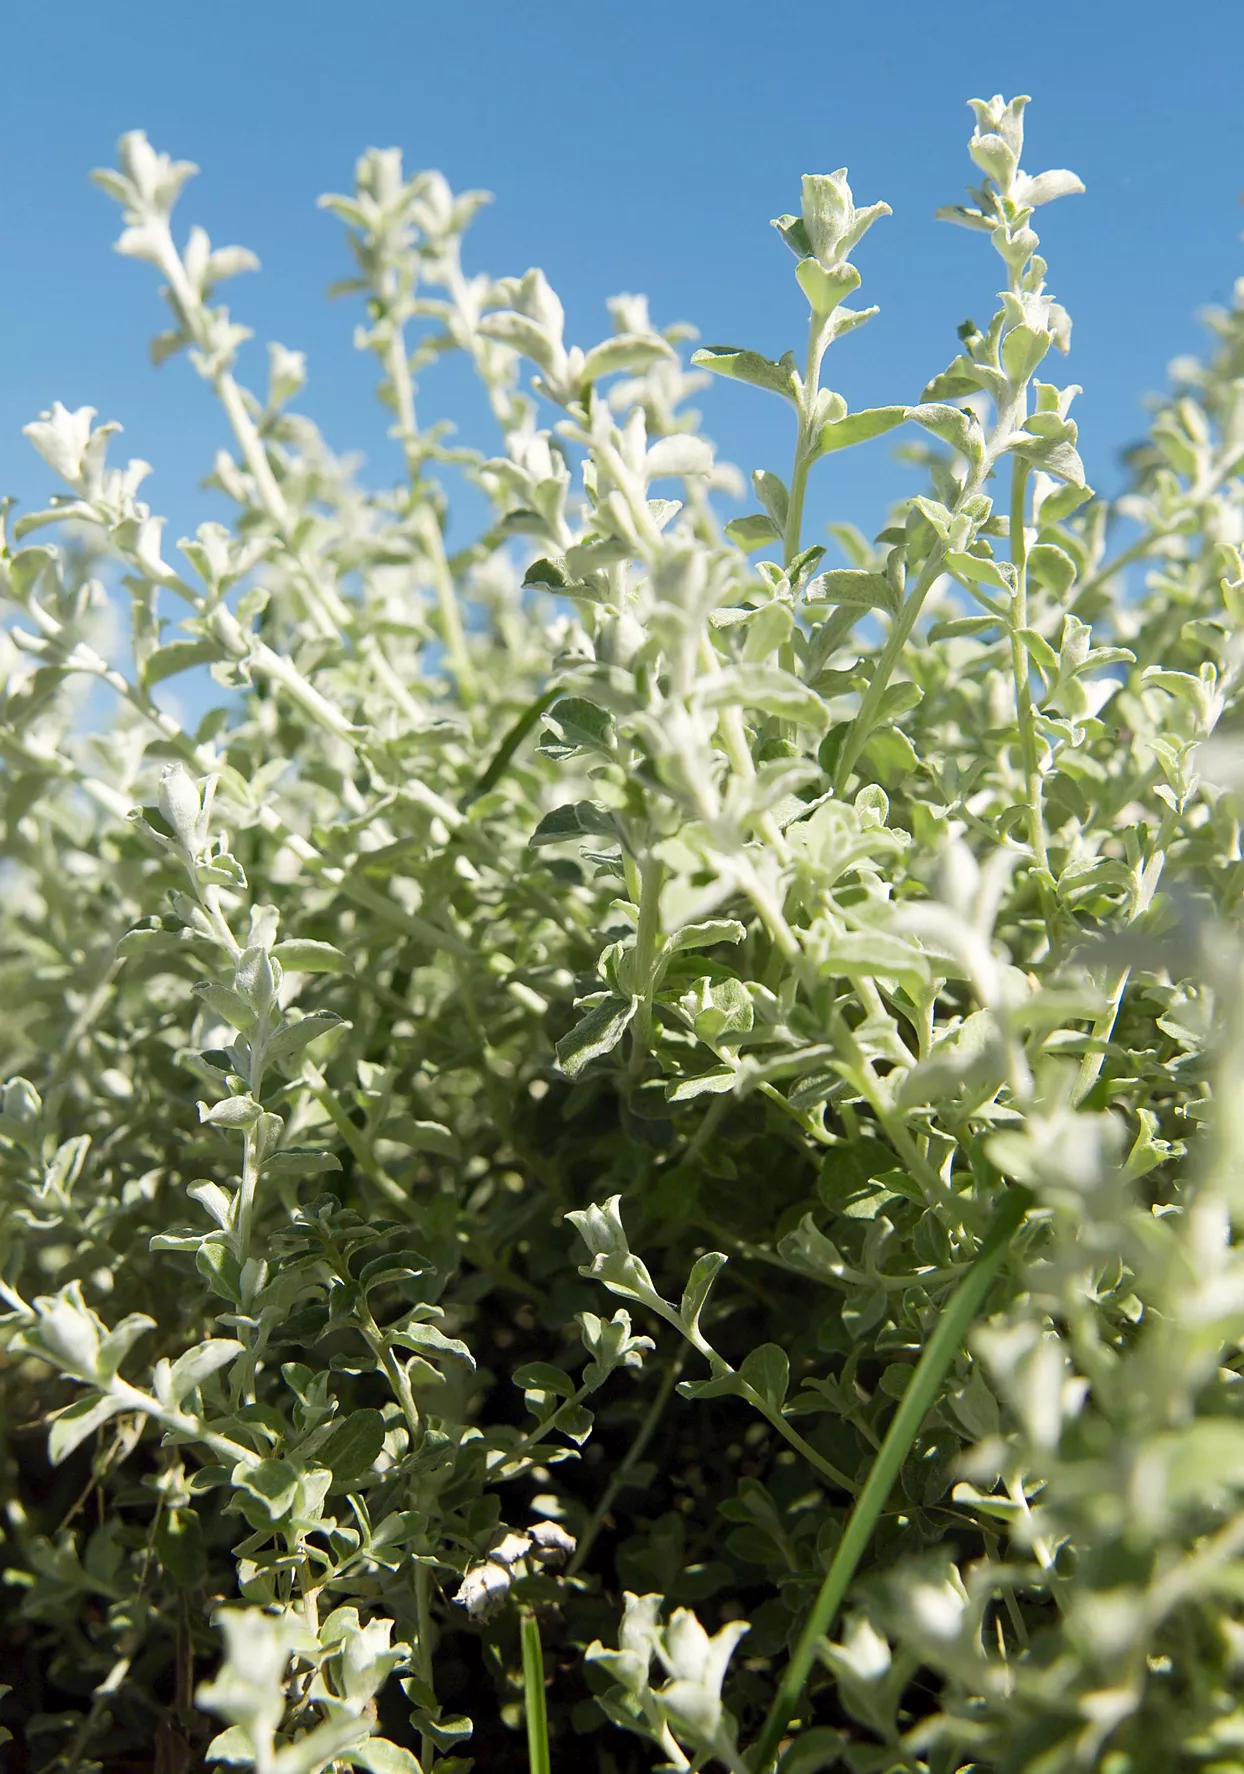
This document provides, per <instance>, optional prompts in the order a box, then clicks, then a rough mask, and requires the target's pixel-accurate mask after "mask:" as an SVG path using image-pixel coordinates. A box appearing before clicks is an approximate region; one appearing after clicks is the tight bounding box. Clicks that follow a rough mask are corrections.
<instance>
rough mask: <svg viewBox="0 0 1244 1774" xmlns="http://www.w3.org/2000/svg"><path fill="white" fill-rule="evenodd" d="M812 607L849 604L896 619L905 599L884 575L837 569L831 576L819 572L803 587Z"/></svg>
mask: <svg viewBox="0 0 1244 1774" xmlns="http://www.w3.org/2000/svg"><path fill="white" fill-rule="evenodd" d="M803 596H804V598H805V600H806V601H807V602H808V603H810V604H813V603H815V604H822V603H823V604H848V605H850V606H851V607H852V608H853V609H858V610H884V611H885V612H886V613H887V615H890V616H895V615H897V614H898V611H899V610H900V608H901V607H902V602H903V600H902V597H901V596H900V594H899V592H898V590H897V588H896V587H895V586H894V584H893V582H892V581H891V580H889V579H887V577H886V575H885V574H884V573H870V572H867V571H865V570H863V569H862V568H859V567H837V568H835V569H834V570H833V571H832V572H829V573H818V574H817V576H816V578H815V579H809V581H808V583H807V584H806V585H805V586H804V588H803Z"/></svg>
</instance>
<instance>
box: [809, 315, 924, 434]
mask: <svg viewBox="0 0 1244 1774" xmlns="http://www.w3.org/2000/svg"><path fill="white" fill-rule="evenodd" d="M859 318H861V319H862V318H863V316H860V317H859ZM914 417H915V412H914V410H913V409H909V408H907V407H872V408H870V409H868V410H866V411H864V412H860V413H848V414H847V415H846V417H845V418H842V419H831V420H830V422H829V423H828V424H827V425H822V427H821V429H820V432H819V433H818V434H817V439H816V445H815V450H814V454H815V455H817V456H828V455H831V454H832V453H833V452H834V451H835V450H845V449H849V448H850V446H851V445H852V444H857V443H867V442H868V440H869V439H870V438H873V437H882V436H884V435H885V433H886V432H887V431H893V430H894V427H895V426H896V425H901V424H902V423H903V420H904V419H907V418H914Z"/></svg>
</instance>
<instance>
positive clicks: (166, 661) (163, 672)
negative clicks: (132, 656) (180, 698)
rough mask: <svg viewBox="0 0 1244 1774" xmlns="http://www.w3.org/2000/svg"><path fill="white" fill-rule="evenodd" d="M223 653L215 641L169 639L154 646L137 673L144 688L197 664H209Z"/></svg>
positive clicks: (190, 668) (148, 688) (222, 656)
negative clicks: (162, 644)
mask: <svg viewBox="0 0 1244 1774" xmlns="http://www.w3.org/2000/svg"><path fill="white" fill-rule="evenodd" d="M223 658H224V653H223V651H222V649H221V647H220V646H219V645H218V644H217V642H215V641H169V642H167V643H166V644H165V645H164V646H163V647H156V648H155V650H154V651H153V652H151V653H148V654H147V656H146V658H145V659H144V660H143V662H142V670H141V672H140V673H139V677H140V681H141V683H142V685H143V688H144V689H147V690H150V689H152V688H154V686H155V685H156V684H162V683H163V682H164V680H165V679H166V678H171V677H176V676H177V674H178V673H179V672H183V671H192V670H193V669H194V667H195V666H197V665H211V664H213V663H214V662H215V661H216V660H218V659H223Z"/></svg>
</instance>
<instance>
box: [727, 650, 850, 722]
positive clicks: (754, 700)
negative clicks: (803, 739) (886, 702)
mask: <svg viewBox="0 0 1244 1774" xmlns="http://www.w3.org/2000/svg"><path fill="white" fill-rule="evenodd" d="M704 700H705V702H706V703H708V705H709V706H710V707H714V708H719V707H726V706H729V705H731V704H733V703H742V704H743V705H744V706H745V707H747V708H760V709H763V710H764V712H765V713H766V714H769V715H773V716H775V717H776V718H777V719H778V720H782V721H794V722H796V723H797V724H798V725H799V726H801V727H811V728H812V730H813V731H814V732H818V733H823V732H824V731H825V730H826V728H827V727H828V726H829V710H828V709H827V708H826V706H825V704H824V703H823V702H822V701H821V698H820V697H819V696H818V695H817V694H816V691H815V690H810V689H809V688H808V686H807V685H806V684H802V683H800V681H799V679H798V678H797V677H794V676H793V675H792V674H791V673H790V672H788V671H783V670H782V669H781V667H780V666H776V665H750V664H741V665H735V666H734V667H732V669H731V670H730V671H729V672H728V673H727V674H725V675H723V676H722V677H721V679H720V680H719V681H718V682H717V683H715V684H713V685H711V686H710V687H709V688H708V689H707V690H706V691H705V692H704Z"/></svg>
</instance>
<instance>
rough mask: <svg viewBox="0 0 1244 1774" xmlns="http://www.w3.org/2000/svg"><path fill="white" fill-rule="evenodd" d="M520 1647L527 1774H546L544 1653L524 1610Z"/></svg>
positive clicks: (536, 1629)
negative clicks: (521, 1648)
mask: <svg viewBox="0 0 1244 1774" xmlns="http://www.w3.org/2000/svg"><path fill="white" fill-rule="evenodd" d="M520 1632H521V1636H522V1646H523V1711H524V1712H525V1713H526V1715H527V1764H528V1767H529V1768H530V1770H531V1774H550V1763H549V1715H548V1709H547V1707H546V1706H545V1703H544V1649H543V1646H542V1645H541V1643H540V1622H539V1621H538V1620H537V1619H536V1617H535V1615H534V1614H532V1613H530V1612H529V1611H528V1610H527V1609H526V1608H524V1609H523V1614H522V1625H521V1627H520Z"/></svg>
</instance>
